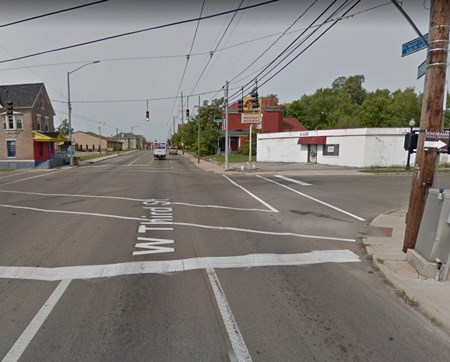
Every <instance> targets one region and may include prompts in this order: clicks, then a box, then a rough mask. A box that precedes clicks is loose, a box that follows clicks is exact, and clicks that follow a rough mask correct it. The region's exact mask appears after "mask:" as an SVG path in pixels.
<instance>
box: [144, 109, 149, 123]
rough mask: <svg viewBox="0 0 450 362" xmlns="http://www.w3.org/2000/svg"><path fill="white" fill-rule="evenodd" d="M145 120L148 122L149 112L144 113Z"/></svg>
mask: <svg viewBox="0 0 450 362" xmlns="http://www.w3.org/2000/svg"><path fill="white" fill-rule="evenodd" d="M145 119H146V120H147V121H150V112H149V111H147V112H145Z"/></svg>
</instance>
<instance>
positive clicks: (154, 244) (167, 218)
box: [132, 199, 175, 256]
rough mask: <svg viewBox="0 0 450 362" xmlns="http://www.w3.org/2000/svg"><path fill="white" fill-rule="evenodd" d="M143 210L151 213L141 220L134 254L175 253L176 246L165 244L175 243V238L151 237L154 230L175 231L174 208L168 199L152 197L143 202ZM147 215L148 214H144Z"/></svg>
mask: <svg viewBox="0 0 450 362" xmlns="http://www.w3.org/2000/svg"><path fill="white" fill-rule="evenodd" d="M142 204H143V207H142V209H143V210H146V211H147V212H148V214H149V218H146V219H144V220H142V221H141V222H139V228H138V233H139V234H140V235H141V236H138V237H137V239H136V241H137V243H136V244H135V246H134V247H135V249H137V250H135V251H133V254H132V255H133V256H138V255H146V254H159V253H173V252H174V251H175V248H173V247H168V246H163V245H170V244H174V243H175V240H173V239H161V238H154V237H151V233H152V232H153V231H173V209H172V207H170V206H171V202H170V201H169V200H168V199H162V200H161V199H151V200H146V201H144V202H143V203H142ZM144 217H147V216H144Z"/></svg>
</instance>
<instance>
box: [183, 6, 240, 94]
mask: <svg viewBox="0 0 450 362" xmlns="http://www.w3.org/2000/svg"><path fill="white" fill-rule="evenodd" d="M243 2H244V0H241V3H240V4H239V6H238V8H237V10H236V11H235V12H234V14H233V16H232V18H231V20H230V21H229V23H228V25H227V27H226V28H225V31H224V32H223V34H222V36H221V38H220V40H219V41H218V43H217V45H216V48H215V49H214V50H213V51H211V53H210V57H209V59H208V61H207V63H206V65H205V67H204V68H203V71H202V72H201V74H200V76H199V77H198V79H197V82H196V83H195V85H194V87H193V88H192V90H191V92H190V93H191V94H190V95H192V93H193V92H194V90H195V88H196V87H197V85H198V84H199V83H200V80H201V79H202V77H203V75H204V74H205V71H206V68H207V67H208V65H209V63H210V62H211V59H212V57H213V56H214V53H215V51H216V50H217V48H218V47H219V45H220V43H221V42H222V40H223V38H224V36H225V34H226V33H227V31H228V29H229V28H230V26H231V23H232V22H233V20H234V18H235V17H236V14H237V12H238V11H239V10H240V9H241V6H242V4H243ZM242 9H245V8H242Z"/></svg>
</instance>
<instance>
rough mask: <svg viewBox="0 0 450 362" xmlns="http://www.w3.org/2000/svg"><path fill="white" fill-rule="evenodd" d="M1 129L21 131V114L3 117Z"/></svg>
mask: <svg viewBox="0 0 450 362" xmlns="http://www.w3.org/2000/svg"><path fill="white" fill-rule="evenodd" d="M3 129H5V130H15V129H18V130H22V129H23V118H22V115H21V114H14V115H6V114H5V115H3Z"/></svg>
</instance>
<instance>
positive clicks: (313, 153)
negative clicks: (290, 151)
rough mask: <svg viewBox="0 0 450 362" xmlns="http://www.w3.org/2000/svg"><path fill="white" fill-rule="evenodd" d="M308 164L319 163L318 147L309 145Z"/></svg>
mask: <svg viewBox="0 0 450 362" xmlns="http://www.w3.org/2000/svg"><path fill="white" fill-rule="evenodd" d="M308 162H309V163H317V145H308Z"/></svg>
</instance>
